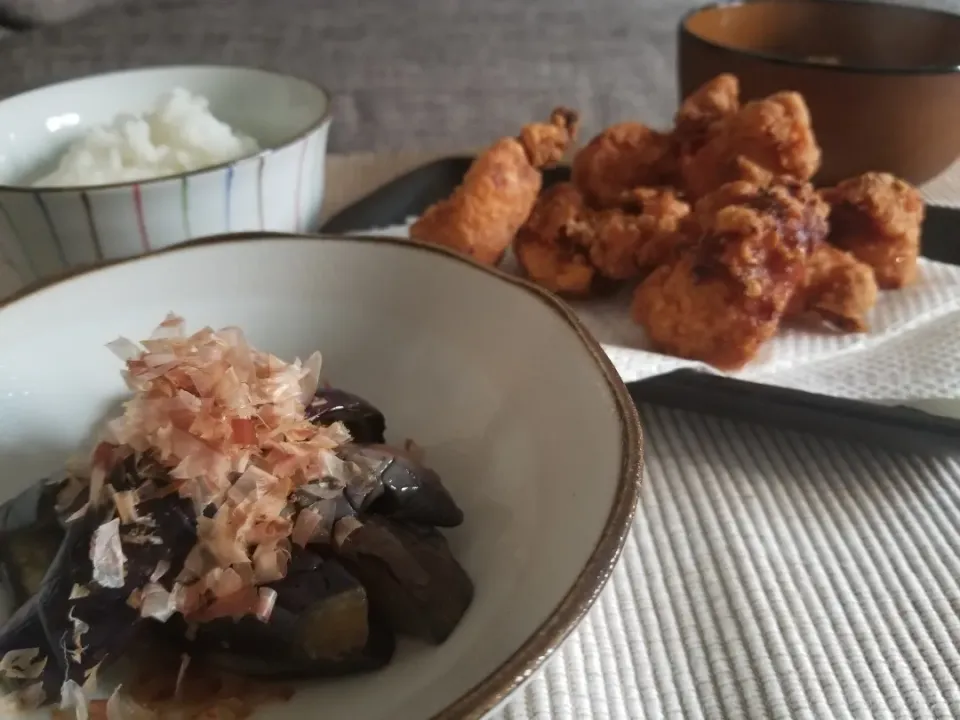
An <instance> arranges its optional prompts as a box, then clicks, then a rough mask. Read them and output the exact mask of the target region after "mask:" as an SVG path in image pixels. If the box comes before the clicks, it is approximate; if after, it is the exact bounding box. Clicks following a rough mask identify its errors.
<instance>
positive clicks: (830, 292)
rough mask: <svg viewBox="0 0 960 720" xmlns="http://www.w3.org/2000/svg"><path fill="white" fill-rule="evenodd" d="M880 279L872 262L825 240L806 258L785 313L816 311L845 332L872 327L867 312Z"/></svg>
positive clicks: (799, 313)
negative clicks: (805, 263) (871, 264)
mask: <svg viewBox="0 0 960 720" xmlns="http://www.w3.org/2000/svg"><path fill="white" fill-rule="evenodd" d="M877 293H878V291H877V280H876V278H875V277H874V274H873V270H872V269H871V268H870V266H869V265H866V264H865V263H862V262H860V261H859V260H857V259H856V258H855V257H854V256H853V255H852V254H850V253H848V252H844V251H843V250H840V249H839V248H836V247H834V246H833V245H830V244H829V243H826V242H821V243H819V244H818V245H817V247H816V249H815V250H814V251H813V254H812V255H811V256H810V259H809V260H808V261H807V267H806V277H805V279H804V281H803V283H802V284H801V285H800V287H799V288H797V291H796V293H794V295H793V298H792V299H791V300H790V305H789V306H788V307H787V312H786V317H790V318H795V317H801V316H804V315H815V316H817V317H819V318H820V319H821V320H823V321H824V322H827V323H829V324H830V325H833V326H834V327H835V328H837V329H838V330H842V331H844V332H865V331H866V330H868V329H869V326H868V324H867V319H866V315H867V313H868V312H869V311H870V310H871V309H872V308H873V306H874V305H876V303H877Z"/></svg>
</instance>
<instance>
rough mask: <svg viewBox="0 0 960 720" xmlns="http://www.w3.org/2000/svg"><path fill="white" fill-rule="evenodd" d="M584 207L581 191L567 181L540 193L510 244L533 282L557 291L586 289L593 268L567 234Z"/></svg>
mask: <svg viewBox="0 0 960 720" xmlns="http://www.w3.org/2000/svg"><path fill="white" fill-rule="evenodd" d="M585 211H586V206H585V204H584V200H583V195H581V194H580V192H579V191H578V190H577V189H576V188H575V187H574V186H573V185H572V184H571V183H560V184H558V185H554V186H553V187H550V188H548V189H547V190H546V191H545V192H544V193H543V195H541V196H540V199H539V200H538V201H537V203H536V205H535V206H534V208H533V212H531V213H530V217H529V219H528V220H527V222H526V223H524V225H523V226H522V227H521V228H520V230H519V231H518V232H517V238H516V240H515V241H514V245H513V248H514V252H516V254H517V260H518V261H519V263H520V266H521V267H522V268H523V270H524V272H525V273H526V274H527V277H529V278H530V279H531V280H532V281H533V282H535V283H537V284H538V285H540V286H541V287H544V288H546V289H547V290H550V291H551V292H555V293H558V294H561V295H570V296H584V295H588V294H589V293H590V291H591V289H592V287H593V283H594V279H595V277H596V269H595V268H594V267H593V266H592V265H591V264H590V261H589V258H588V254H587V251H586V250H585V249H584V248H583V247H581V246H580V244H579V243H578V242H577V241H576V239H575V238H574V237H573V236H572V235H571V228H572V227H574V226H575V225H576V224H577V223H578V222H580V218H581V217H582V215H583V213H584V212H585Z"/></svg>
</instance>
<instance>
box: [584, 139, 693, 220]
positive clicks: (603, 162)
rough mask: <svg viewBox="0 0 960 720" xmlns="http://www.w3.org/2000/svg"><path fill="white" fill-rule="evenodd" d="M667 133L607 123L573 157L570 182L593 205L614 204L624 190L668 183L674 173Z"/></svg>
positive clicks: (617, 203) (615, 204)
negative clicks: (571, 181)
mask: <svg viewBox="0 0 960 720" xmlns="http://www.w3.org/2000/svg"><path fill="white" fill-rule="evenodd" d="M673 164H674V157H673V153H672V143H671V139H670V136H669V135H665V134H664V133H659V132H657V131H656V130H651V129H650V128H648V127H647V126H646V125H643V124H641V123H638V122H624V123H619V124H617V125H611V126H610V127H608V128H607V129H606V130H604V131H603V132H602V133H600V134H599V135H597V136H596V137H595V138H593V139H592V140H591V141H590V142H589V143H587V144H586V145H585V146H584V147H583V148H581V150H580V151H579V152H578V153H577V154H576V155H574V157H573V167H572V179H573V183H574V184H575V185H576V186H577V187H578V188H579V189H580V191H581V192H582V193H583V194H584V195H585V196H586V198H587V200H588V201H589V202H590V203H591V204H592V205H594V206H595V207H597V208H610V207H617V205H619V203H620V198H621V197H622V196H623V194H624V193H625V192H629V191H630V190H632V189H633V188H636V187H641V186H656V185H665V184H668V183H669V181H670V179H671V178H672V177H673V176H674V175H675V172H674V171H673V169H672V166H673Z"/></svg>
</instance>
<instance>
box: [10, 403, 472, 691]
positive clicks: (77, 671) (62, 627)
mask: <svg viewBox="0 0 960 720" xmlns="http://www.w3.org/2000/svg"><path fill="white" fill-rule="evenodd" d="M307 414H308V417H309V419H310V420H311V422H314V423H317V424H321V425H329V424H332V423H335V422H342V423H344V425H345V426H346V427H347V429H348V430H349V431H350V433H351V435H352V437H353V439H354V443H352V444H349V445H346V446H344V447H343V448H340V449H339V450H338V451H337V452H338V454H339V455H340V457H341V459H342V460H343V461H344V473H343V476H342V477H338V478H333V477H324V478H320V479H318V480H316V481H313V482H311V483H309V484H307V485H304V486H301V487H300V488H298V490H297V491H296V492H294V494H293V495H292V496H291V498H290V505H289V508H288V509H289V510H290V511H291V517H296V513H298V512H304V511H305V510H307V509H309V510H310V511H312V512H313V513H315V515H316V518H314V522H313V526H310V525H307V524H303V525H301V527H304V528H306V529H307V530H306V531H307V532H309V533H310V537H309V539H308V540H304V541H301V542H305V543H307V544H308V548H307V549H303V548H301V547H299V546H295V547H294V551H293V555H292V558H291V562H290V566H289V568H288V571H287V575H286V577H284V578H283V579H282V580H280V581H278V582H276V583H273V584H271V585H269V586H268V587H270V588H272V589H273V590H274V591H275V592H276V602H275V604H274V607H273V611H272V614H271V615H270V617H269V620H268V621H266V622H263V621H261V620H259V619H258V618H256V617H252V616H247V617H244V618H241V619H239V620H232V619H229V618H222V619H217V620H214V621H212V622H207V623H202V624H200V625H198V626H194V627H191V628H189V630H190V632H188V627H187V624H186V622H185V621H184V619H183V617H182V616H179V615H174V616H173V617H172V618H170V620H169V621H168V622H167V623H166V624H161V623H159V622H156V621H153V620H145V619H143V618H141V616H140V612H139V610H137V609H136V608H135V607H133V606H132V604H131V602H130V600H131V594H132V593H133V592H134V591H135V590H137V589H140V588H142V587H144V586H145V585H146V584H147V583H148V582H159V583H160V584H161V585H163V586H164V587H165V588H166V589H167V590H170V589H171V587H172V584H173V582H174V579H175V578H176V577H177V575H178V574H179V572H180V570H181V569H182V568H183V563H184V562H185V560H186V557H187V555H188V554H189V552H190V550H191V549H192V548H193V547H194V545H195V543H196V533H197V515H196V513H197V510H195V509H194V507H193V506H192V504H191V503H190V502H189V501H188V500H184V499H183V498H181V497H180V496H179V495H178V494H177V493H176V492H171V491H170V490H171V488H169V487H166V483H168V482H169V481H170V479H169V475H168V471H167V470H166V469H165V468H163V467H161V466H160V463H159V462H157V461H156V459H155V458H153V457H151V455H150V454H149V453H147V454H144V455H139V456H130V457H128V458H127V459H125V460H124V461H123V462H121V463H119V464H118V465H117V466H116V467H115V468H114V470H113V471H111V473H110V474H109V477H108V478H107V479H106V485H107V487H106V488H105V491H104V492H105V495H104V498H103V501H102V502H101V503H100V505H99V506H98V507H90V508H88V509H87V511H86V512H85V513H82V514H79V516H77V517H76V519H74V520H71V521H69V522H68V521H66V517H67V516H69V515H70V514H71V513H72V512H73V511H74V510H76V509H78V508H80V507H82V506H83V503H85V502H86V500H87V499H88V498H87V497H86V496H85V495H83V494H77V495H76V496H75V497H73V499H72V501H71V507H70V508H69V509H68V511H67V512H66V514H64V509H63V508H58V507H57V496H58V494H59V491H60V489H61V488H62V487H63V485H62V484H57V483H50V482H43V483H39V484H37V485H35V486H33V487H31V488H29V489H28V490H26V491H24V492H23V493H21V494H20V495H19V496H17V497H16V498H14V499H13V500H11V501H9V502H7V503H5V504H4V505H2V506H0V590H3V591H5V592H6V593H7V594H9V595H10V596H11V599H12V602H13V604H14V605H15V607H16V608H17V609H16V611H15V613H14V614H13V616H12V617H11V618H10V619H9V620H8V621H7V622H6V623H4V624H3V625H2V626H0V658H2V657H4V656H5V655H6V654H7V653H8V652H11V651H28V652H29V651H33V650H36V652H37V654H38V655H37V657H38V658H39V659H42V660H45V661H46V663H45V665H44V666H43V669H42V672H40V675H39V677H35V678H34V677H31V678H22V677H12V678H11V677H9V676H8V677H3V676H2V675H0V691H18V690H23V689H24V688H25V687H27V686H30V685H33V684H34V683H36V682H38V681H39V682H41V683H42V685H43V689H44V691H45V692H46V696H47V698H48V699H50V700H54V699H56V698H58V697H59V695H60V692H61V688H62V687H63V684H64V682H65V681H67V680H72V681H74V682H76V683H77V684H79V685H81V686H82V685H84V684H85V683H86V682H87V680H89V678H90V677H91V674H92V673H94V672H95V671H96V670H97V669H98V668H100V667H101V665H103V664H105V663H109V662H111V661H112V660H114V659H116V658H117V657H118V656H119V655H120V654H121V653H123V652H124V651H125V650H126V649H127V648H128V647H130V646H131V644H134V643H135V642H136V641H137V638H138V637H140V636H141V635H140V633H141V631H149V632H151V633H153V632H162V633H163V635H164V636H165V637H166V638H167V639H168V640H169V639H176V640H179V642H180V643H181V645H185V647H186V649H187V650H188V651H189V652H190V653H191V654H193V655H195V656H196V657H197V658H198V659H205V660H207V661H208V662H209V663H211V664H212V665H214V666H216V667H219V668H220V669H222V670H226V671H229V672H233V673H238V674H241V675H247V676H253V677H261V678H274V679H301V678H315V677H325V676H338V675H346V674H352V673H357V672H365V671H371V670H375V669H377V668H380V667H383V666H384V665H386V664H387V663H389V662H390V660H391V659H392V657H393V654H394V651H395V647H396V639H395V635H396V634H403V635H408V636H412V637H416V638H420V639H423V640H426V641H428V642H431V643H435V644H439V643H442V642H443V641H444V640H446V639H447V637H449V635H450V634H451V633H452V632H453V629H454V628H455V627H456V625H457V624H458V623H459V621H460V620H461V618H462V617H463V614H464V613H465V612H466V610H467V608H468V607H469V606H470V603H471V602H472V600H473V594H474V588H473V583H472V582H471V580H470V578H469V577H468V576H467V574H466V572H465V571H464V570H463V568H462V567H461V566H460V565H459V564H458V563H457V561H456V559H455V558H454V557H453V555H452V554H451V552H450V549H449V547H448V545H447V542H446V540H445V539H444V537H443V535H442V534H441V533H440V532H439V531H438V530H437V529H436V528H437V527H454V526H457V525H459V524H461V523H462V522H463V512H462V511H461V510H460V508H459V507H458V506H457V504H456V503H455V501H454V500H453V497H452V496H451V495H450V493H449V492H448V491H447V490H446V489H445V488H444V486H443V484H442V482H441V480H440V477H439V476H438V474H437V473H436V472H435V471H434V470H432V469H430V468H429V467H427V466H426V465H424V464H423V462H421V460H420V459H419V458H418V457H414V455H412V454H411V453H409V452H406V451H404V450H399V449H396V448H392V447H389V446H387V445H385V444H384V432H385V430H386V421H385V419H384V416H383V414H382V413H381V412H380V411H379V410H378V409H377V408H376V407H374V406H373V405H371V404H370V403H369V402H367V401H366V400H364V399H363V398H360V397H358V396H356V395H352V394H350V393H347V392H344V391H342V390H336V389H321V390H318V391H317V393H316V395H315V397H314V399H313V401H312V402H311V403H310V405H309V406H308V408H307ZM148 487H149V490H150V492H148V493H147V494H143V493H139V494H138V495H136V496H131V495H128V496H126V497H125V501H130V500H133V499H137V500H138V499H139V498H140V497H143V498H152V499H146V500H143V501H138V502H136V503H135V508H136V510H135V513H134V511H133V510H132V508H133V507H134V505H132V504H131V505H121V503H120V500H119V495H116V496H114V497H116V503H114V502H113V501H112V500H110V499H108V498H109V497H111V496H112V495H113V493H124V492H130V491H133V492H136V491H142V490H144V489H146V488H148ZM115 505H116V509H117V510H115ZM119 510H123V512H122V513H119V514H122V515H123V519H121V518H120V517H117V514H118V511H119ZM124 519H125V520H126V521H124ZM317 519H319V522H316V520H317ZM105 535H106V536H108V537H107V539H104V538H105ZM94 548H96V549H97V550H96V551H95V550H94ZM92 552H99V553H100V554H99V555H98V558H99V559H98V560H97V562H96V566H95V565H94V562H93V561H92V560H91V554H92ZM111 558H112V559H113V561H112V564H111Z"/></svg>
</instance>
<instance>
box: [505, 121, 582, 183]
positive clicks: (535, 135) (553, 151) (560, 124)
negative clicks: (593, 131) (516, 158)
mask: <svg viewBox="0 0 960 720" xmlns="http://www.w3.org/2000/svg"><path fill="white" fill-rule="evenodd" d="M579 124H580V117H579V115H577V113H576V112H575V111H573V110H570V109H569V108H565V107H558V108H554V110H553V112H552V113H550V121H549V122H546V123H531V124H529V125H525V126H524V127H523V128H522V129H521V130H520V138H519V139H520V144H521V145H523V149H524V150H526V152H527V157H528V158H530V164H531V165H533V166H534V167H535V168H537V169H541V168H545V167H550V166H551V165H556V164H557V163H558V162H560V161H561V160H563V156H564V155H565V154H566V152H567V149H568V148H569V147H570V143H571V142H572V141H573V139H574V138H575V137H576V136H577V128H578V127H579Z"/></svg>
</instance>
